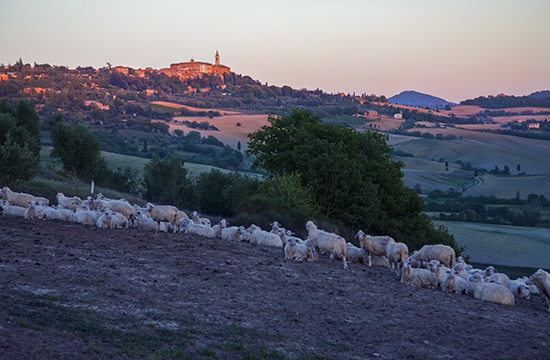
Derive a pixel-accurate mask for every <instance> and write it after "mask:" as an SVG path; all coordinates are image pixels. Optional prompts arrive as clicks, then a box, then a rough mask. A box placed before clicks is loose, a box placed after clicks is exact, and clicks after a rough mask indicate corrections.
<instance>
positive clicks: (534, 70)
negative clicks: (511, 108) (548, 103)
mask: <svg viewBox="0 0 550 360" xmlns="http://www.w3.org/2000/svg"><path fill="white" fill-rule="evenodd" d="M0 14H2V21H0V63H3V64H5V65H7V64H13V63H15V62H16V61H18V59H19V58H21V59H22V60H23V62H24V63H30V64H34V62H36V63H38V64H43V63H47V64H50V65H64V66H68V67H69V68H76V67H77V66H93V67H94V68H101V67H104V66H106V64H107V63H110V64H112V65H113V66H116V65H122V66H129V67H132V68H135V69H138V68H145V67H153V68H156V69H160V68H166V67H169V66H170V64H171V63H179V62H184V61H189V60H190V59H191V58H193V59H195V60H196V61H204V62H209V63H214V55H215V53H216V50H217V51H219V54H220V59H221V63H222V64H224V65H227V66H229V67H231V71H234V72H235V73H237V74H243V75H249V76H251V77H252V78H254V79H256V80H259V81H261V82H262V83H268V84H269V85H277V86H283V85H288V86H291V87H292V88H295V89H302V88H306V89H317V88H319V89H321V90H323V91H325V92H327V93H337V92H344V93H355V94H356V95H360V94H363V93H366V94H369V95H370V94H376V95H385V96H386V97H390V96H393V95H396V94H398V93H400V92H402V91H405V90H415V91H418V92H422V93H425V94H430V95H434V96H437V97H441V98H444V99H446V100H448V101H452V102H456V103H458V102H460V101H462V100H466V99H472V98H475V97H478V96H487V95H497V94H499V93H505V94H507V95H515V96H523V95H528V94H530V93H532V92H535V91H540V90H549V89H550V22H549V21H548V19H549V18H550V1H549V0H521V1H519V0H453V1H450V0H337V1H323V0H317V1H306V0H277V1H272V0H266V1H260V0H254V1H249V0H232V1H227V0H201V1H196V0H195V1H184V0H173V1H172V0H157V1H145V0H131V1H130V0H95V1H85V0H48V1H44V0H17V1H15V0H0Z"/></svg>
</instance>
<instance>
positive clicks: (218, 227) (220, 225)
mask: <svg viewBox="0 0 550 360" xmlns="http://www.w3.org/2000/svg"><path fill="white" fill-rule="evenodd" d="M227 225H228V223H227V221H226V220H225V219H221V220H220V222H219V223H217V224H216V225H214V226H212V229H214V232H215V233H216V237H217V238H221V237H222V230H223V229H225V228H226V227H227Z"/></svg>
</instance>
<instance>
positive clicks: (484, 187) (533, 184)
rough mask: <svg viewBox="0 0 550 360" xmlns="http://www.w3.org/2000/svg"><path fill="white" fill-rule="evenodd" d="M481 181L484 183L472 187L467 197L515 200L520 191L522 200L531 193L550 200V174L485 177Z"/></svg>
mask: <svg viewBox="0 0 550 360" xmlns="http://www.w3.org/2000/svg"><path fill="white" fill-rule="evenodd" d="M481 179H482V180H483V182H482V183H480V184H479V185H476V186H473V187H471V188H470V189H469V190H468V191H467V195H472V196H479V195H495V196H496V197H498V198H504V199H513V198H515V197H516V195H517V192H518V191H519V193H520V198H521V199H526V198H527V195H529V194H531V193H535V194H538V195H544V196H545V197H546V198H550V186H549V184H550V174H548V175H532V176H506V177H503V176H496V175H483V176H481Z"/></svg>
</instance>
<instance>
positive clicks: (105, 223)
mask: <svg viewBox="0 0 550 360" xmlns="http://www.w3.org/2000/svg"><path fill="white" fill-rule="evenodd" d="M112 216H113V213H112V212H111V210H109V209H107V210H105V211H103V214H101V216H100V217H99V218H98V219H97V220H96V226H97V227H98V228H102V229H108V228H110V227H111V218H112Z"/></svg>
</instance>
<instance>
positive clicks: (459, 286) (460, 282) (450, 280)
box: [441, 270, 468, 294]
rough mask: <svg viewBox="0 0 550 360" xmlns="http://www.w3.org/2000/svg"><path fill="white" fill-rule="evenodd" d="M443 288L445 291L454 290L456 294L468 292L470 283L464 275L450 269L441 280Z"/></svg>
mask: <svg viewBox="0 0 550 360" xmlns="http://www.w3.org/2000/svg"><path fill="white" fill-rule="evenodd" d="M441 290H443V291H445V292H454V293H455V294H461V293H463V292H465V293H466V294H467V293H468V283H467V282H466V280H464V279H463V278H462V277H460V276H458V272H457V271H455V270H449V271H448V274H447V276H446V277H445V279H443V281H442V282H441Z"/></svg>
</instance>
